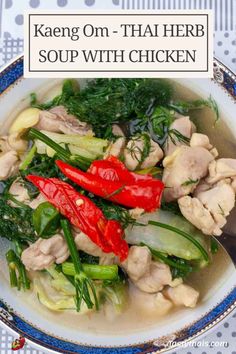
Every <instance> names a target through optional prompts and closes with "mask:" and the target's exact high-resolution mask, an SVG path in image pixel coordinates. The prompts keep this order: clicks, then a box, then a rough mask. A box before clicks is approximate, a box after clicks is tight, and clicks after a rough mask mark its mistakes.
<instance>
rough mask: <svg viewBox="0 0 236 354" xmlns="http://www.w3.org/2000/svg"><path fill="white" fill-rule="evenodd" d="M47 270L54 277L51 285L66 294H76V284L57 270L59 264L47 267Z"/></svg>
mask: <svg viewBox="0 0 236 354" xmlns="http://www.w3.org/2000/svg"><path fill="white" fill-rule="evenodd" d="M47 272H48V273H49V274H50V276H51V278H52V280H51V285H52V287H53V288H54V289H56V290H57V291H59V292H61V293H63V294H64V295H68V296H75V287H74V285H73V284H72V283H71V282H70V281H69V280H68V279H67V277H66V276H65V275H64V274H63V273H62V272H61V271H58V270H57V266H55V264H53V265H51V266H50V267H49V268H47Z"/></svg>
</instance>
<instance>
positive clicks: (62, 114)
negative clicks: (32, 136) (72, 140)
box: [36, 106, 93, 135]
mask: <svg viewBox="0 0 236 354" xmlns="http://www.w3.org/2000/svg"><path fill="white" fill-rule="evenodd" d="M36 128H37V129H39V130H46V131H50V132H55V133H65V134H78V135H93V132H92V130H91V126H90V125H89V124H87V123H86V122H81V121H80V120H79V119H78V118H76V117H75V116H73V115H71V114H68V113H67V111H66V109H65V108H64V107H63V106H57V107H53V108H52V109H50V110H49V111H41V112H40V114H39V122H38V124H37V125H36Z"/></svg>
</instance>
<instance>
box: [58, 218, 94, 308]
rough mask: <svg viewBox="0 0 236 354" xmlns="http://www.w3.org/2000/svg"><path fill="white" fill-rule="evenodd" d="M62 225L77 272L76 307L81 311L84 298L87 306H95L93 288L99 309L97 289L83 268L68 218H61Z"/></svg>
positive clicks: (75, 281)
mask: <svg viewBox="0 0 236 354" xmlns="http://www.w3.org/2000/svg"><path fill="white" fill-rule="evenodd" d="M61 227H62V230H63V233H64V236H65V239H66V242H67V246H68V249H69V251H70V255H71V258H72V261H73V265H74V269H75V274H74V283H75V290H76V297H75V303H76V309H77V311H78V312H79V311H80V308H81V303H82V300H84V301H85V303H86V305H87V307H88V308H89V309H91V308H93V306H94V303H93V302H92V300H91V295H90V292H89V289H90V290H91V292H92V294H93V298H94V302H95V307H96V309H97V310H98V309H99V305H98V299H97V294H96V290H95V287H94V284H93V282H92V280H91V279H90V278H89V277H88V276H87V275H86V274H85V272H84V270H83V266H82V263H81V261H80V257H79V253H78V251H77V248H76V245H75V240H74V237H73V235H72V232H71V228H70V224H69V222H68V221H67V220H65V219H63V220H61Z"/></svg>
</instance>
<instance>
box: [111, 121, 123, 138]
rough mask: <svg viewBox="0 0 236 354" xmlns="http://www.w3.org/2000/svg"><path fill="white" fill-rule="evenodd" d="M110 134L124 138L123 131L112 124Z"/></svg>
mask: <svg viewBox="0 0 236 354" xmlns="http://www.w3.org/2000/svg"><path fill="white" fill-rule="evenodd" d="M112 133H113V135H115V136H118V137H121V136H125V134H124V132H123V130H122V129H121V127H120V126H119V125H118V124H113V126H112Z"/></svg>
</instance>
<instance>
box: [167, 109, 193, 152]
mask: <svg viewBox="0 0 236 354" xmlns="http://www.w3.org/2000/svg"><path fill="white" fill-rule="evenodd" d="M170 130H172V131H173V130H176V131H177V132H179V133H180V134H181V135H183V136H184V137H185V138H187V139H190V138H191V135H192V134H193V132H195V131H196V127H195V125H194V124H193V122H191V120H190V119H189V117H185V116H180V118H177V119H175V120H174V122H173V123H172V124H171V125H170ZM173 139H174V142H173ZM181 145H187V144H186V143H184V142H183V141H182V140H178V139H177V137H175V135H174V134H172V139H171V138H170V137H168V138H167V140H166V143H165V147H164V152H165V156H168V155H171V154H172V153H173V152H174V151H175V150H176V149H177V148H178V147H179V146H181Z"/></svg>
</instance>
